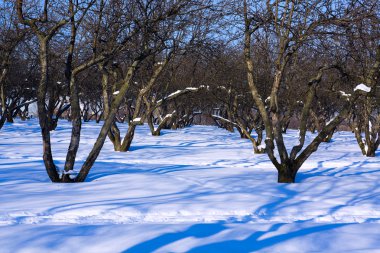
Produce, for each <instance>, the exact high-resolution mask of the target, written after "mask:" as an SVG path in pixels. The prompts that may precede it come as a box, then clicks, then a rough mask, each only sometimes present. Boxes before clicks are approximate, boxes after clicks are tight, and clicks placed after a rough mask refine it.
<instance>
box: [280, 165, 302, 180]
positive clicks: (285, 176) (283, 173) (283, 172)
mask: <svg viewBox="0 0 380 253" xmlns="http://www.w3.org/2000/svg"><path fill="white" fill-rule="evenodd" d="M296 174H297V172H294V170H293V168H292V167H287V166H284V167H283V168H282V169H280V170H278V179H277V182H278V183H295V180H296Z"/></svg>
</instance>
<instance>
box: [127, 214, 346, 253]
mask: <svg viewBox="0 0 380 253" xmlns="http://www.w3.org/2000/svg"><path fill="white" fill-rule="evenodd" d="M285 224H286V223H279V224H273V225H270V227H269V229H267V230H256V231H254V232H253V233H251V234H250V235H249V236H248V237H246V238H245V239H242V240H239V239H231V240H223V239H222V240H221V241H217V242H212V243H207V244H203V245H199V246H196V247H194V248H192V249H188V250H186V252H188V253H193V252H194V253H195V252H197V253H201V252H205V253H210V252H234V253H245V252H255V251H258V250H262V249H265V248H268V247H271V246H274V245H276V244H281V243H283V242H286V241H288V240H291V239H295V238H299V237H304V236H307V235H311V234H317V233H325V232H326V231H329V230H332V229H336V228H339V227H342V226H345V225H348V224H323V225H318V224H316V225H313V226H311V227H306V228H299V229H297V230H293V231H289V232H285V233H282V234H277V235H273V236H269V237H267V235H268V234H270V233H273V232H276V231H278V230H279V229H280V228H281V227H282V226H283V225H285ZM251 226H252V227H253V228H254V226H255V224H251ZM231 229H233V227H232V228H229V227H228V226H226V225H224V224H223V223H221V222H220V223H215V224H196V225H193V226H191V227H189V228H188V229H186V230H184V231H181V232H177V233H166V234H163V235H160V236H158V237H155V238H153V239H149V240H147V241H144V242H141V243H139V244H137V245H135V246H133V247H131V248H129V249H126V250H125V251H123V253H140V252H153V251H155V250H158V249H160V248H162V247H164V246H167V245H170V244H172V243H175V242H178V241H180V240H183V239H186V238H189V239H190V238H192V239H193V238H196V239H206V238H208V237H212V236H217V234H220V233H222V232H228V231H229V230H231ZM263 237H264V238H263ZM214 240H215V239H214ZM175 252H176V251H175Z"/></svg>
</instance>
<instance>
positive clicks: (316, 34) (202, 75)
mask: <svg viewBox="0 0 380 253" xmlns="http://www.w3.org/2000/svg"><path fill="white" fill-rule="evenodd" d="M0 8H1V9H0V23H1V26H0V29H1V34H2V35H1V38H0V51H1V55H0V68H1V72H0V85H1V90H0V92H1V94H0V95H1V99H0V104H1V107H0V128H1V127H3V125H4V123H5V122H6V121H7V122H13V119H14V118H15V117H20V118H21V119H27V118H29V117H31V113H30V110H29V109H30V105H31V104H34V103H37V116H38V120H39V125H40V128H41V135H42V140H43V147H42V148H43V160H44V164H45V168H46V171H47V174H48V176H49V178H50V179H51V181H52V182H83V181H85V179H86V177H87V175H88V173H89V172H90V169H91V168H92V166H93V164H94V163H95V161H96V159H97V157H98V155H99V153H100V151H101V149H102V147H103V144H104V142H105V140H106V139H107V138H108V139H109V140H110V141H111V142H112V143H113V145H114V149H115V151H122V152H125V151H128V150H129V148H130V146H131V144H132V141H133V138H134V133H135V130H136V128H137V127H138V126H139V125H141V124H145V123H146V124H148V126H149V129H150V131H151V133H152V135H153V136H158V135H160V132H161V130H162V129H176V128H180V127H186V126H189V125H191V124H193V123H194V122H195V123H197V124H216V125H218V126H219V127H222V128H225V129H227V130H228V131H235V130H236V131H238V132H239V134H240V136H241V137H242V138H246V139H249V140H250V141H251V142H252V145H253V150H254V153H266V154H267V155H268V157H269V159H270V160H271V162H272V163H273V165H274V167H275V168H276V170H277V172H278V182H281V183H293V182H295V178H296V175H297V172H298V170H299V169H300V167H301V166H302V164H303V163H304V162H305V161H306V160H307V159H308V158H309V157H310V155H311V154H312V153H314V152H316V151H317V149H318V147H319V145H320V144H321V143H322V142H326V141H329V140H330V139H331V138H332V136H333V133H334V132H335V131H336V130H337V129H338V128H339V127H342V126H344V127H345V129H346V130H347V129H350V130H351V131H352V132H353V133H354V134H355V138H356V140H357V142H358V146H359V148H360V150H361V151H362V153H363V155H365V156H375V154H376V150H377V149H378V147H379V145H380V116H379V115H380V114H379V109H380V100H379V92H378V90H379V85H380V84H379V75H380V19H379V18H380V17H379V14H380V4H379V3H378V1H376V0H369V1H364V0H349V1H346V0H333V1H331V0H312V1H302V0H282V1H281V0H243V1H238V0H233V1H226V0H219V1H214V0H164V1H155V0H83V1H78V0H67V1H56V0H44V1H39V0H16V1H3V2H2V3H1V7H0ZM62 118H66V119H69V120H70V121H71V123H72V132H71V139H70V145H69V148H68V150H67V155H66V161H65V165H64V168H63V170H62V171H60V170H58V168H57V166H56V164H55V162H54V156H53V153H52V142H51V138H50V132H51V131H52V130H54V129H55V128H56V127H57V125H58V124H59V120H60V119H62ZM89 120H95V121H96V122H98V123H99V124H101V125H102V127H101V130H100V132H99V135H98V136H97V139H96V142H95V144H94V146H93V148H92V149H91V150H90V152H89V154H88V156H87V158H86V159H85V161H84V162H83V164H81V166H80V169H79V170H74V167H75V164H76V155H77V152H78V148H79V143H80V138H81V127H82V122H83V121H89ZM120 123H125V124H127V125H128V129H127V131H126V132H125V133H123V132H122V131H121V130H120V129H119V127H118V124H120ZM288 128H296V129H299V133H298V135H299V136H298V143H297V144H296V145H294V146H293V147H291V148H289V145H286V143H285V139H284V133H286V131H287V129H288ZM308 131H311V132H314V133H316V135H315V137H314V139H312V140H311V142H310V143H306V142H305V139H306V133H307V132H308ZM287 147H288V148H287ZM77 167H78V166H77Z"/></svg>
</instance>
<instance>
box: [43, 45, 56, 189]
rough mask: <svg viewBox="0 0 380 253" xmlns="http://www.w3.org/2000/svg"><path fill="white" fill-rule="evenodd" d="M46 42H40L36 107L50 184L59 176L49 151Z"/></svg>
mask: <svg viewBox="0 0 380 253" xmlns="http://www.w3.org/2000/svg"><path fill="white" fill-rule="evenodd" d="M47 51H48V42H47V41H46V40H40V75H41V79H40V83H39V86H38V92H37V99H38V100H37V107H38V119H39V123H40V127H41V135H42V142H43V160H44V164H45V168H46V172H47V174H48V175H49V178H50V180H51V181H52V182H59V181H60V179H59V175H58V172H57V168H56V166H55V164H54V161H53V154H52V151H51V142H50V128H49V121H48V117H47V111H46V106H45V101H46V90H47V84H48V55H47V53H48V52H47Z"/></svg>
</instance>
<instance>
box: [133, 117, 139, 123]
mask: <svg viewBox="0 0 380 253" xmlns="http://www.w3.org/2000/svg"><path fill="white" fill-rule="evenodd" d="M133 122H141V118H134V119H133Z"/></svg>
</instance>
